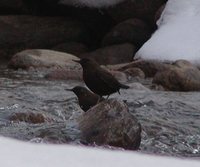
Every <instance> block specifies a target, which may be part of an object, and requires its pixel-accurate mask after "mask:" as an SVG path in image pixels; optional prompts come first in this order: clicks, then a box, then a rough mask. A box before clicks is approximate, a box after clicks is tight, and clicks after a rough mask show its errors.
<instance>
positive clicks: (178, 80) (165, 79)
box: [153, 60, 200, 91]
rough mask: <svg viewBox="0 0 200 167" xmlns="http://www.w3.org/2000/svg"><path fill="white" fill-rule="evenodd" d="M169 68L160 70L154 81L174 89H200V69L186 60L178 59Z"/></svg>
mask: <svg viewBox="0 0 200 167" xmlns="http://www.w3.org/2000/svg"><path fill="white" fill-rule="evenodd" d="M172 65H173V66H170V67H169V68H168V69H166V70H164V71H160V72H158V73H157V74H156V75H155V77H154V78H153V83H155V84H158V85H161V86H163V87H164V88H167V89H168V90H172V91H199V90H200V70H199V69H198V68H196V67H195V66H193V65H192V64H191V63H190V62H188V61H186V60H177V61H176V62H174V63H173V64H172Z"/></svg>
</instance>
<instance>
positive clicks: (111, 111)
mask: <svg viewBox="0 0 200 167" xmlns="http://www.w3.org/2000/svg"><path fill="white" fill-rule="evenodd" d="M79 126H80V130H81V134H82V135H81V136H82V137H81V138H82V140H84V141H85V142H86V143H89V144H97V145H110V146H115V147H122V148H125V149H130V150H136V149H138V148H139V146H140V141H141V125H140V123H139V122H138V121H137V119H136V118H135V117H134V116H133V115H132V114H130V113H129V111H128V107H127V106H126V104H125V103H123V102H120V101H117V100H114V99H109V100H104V101H103V102H101V103H99V104H98V105H96V106H94V107H92V108H91V109H90V110H88V111H87V112H86V113H84V114H83V115H82V117H80V118H79Z"/></svg>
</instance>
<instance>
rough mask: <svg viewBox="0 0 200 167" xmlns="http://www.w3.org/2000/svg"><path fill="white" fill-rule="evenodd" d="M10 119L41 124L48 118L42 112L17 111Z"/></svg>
mask: <svg viewBox="0 0 200 167" xmlns="http://www.w3.org/2000/svg"><path fill="white" fill-rule="evenodd" d="M9 120H10V121H15V122H27V123H33V124H39V123H44V122H45V120H46V118H45V117H44V115H43V114H40V113H15V114H13V115H11V116H10V118H9Z"/></svg>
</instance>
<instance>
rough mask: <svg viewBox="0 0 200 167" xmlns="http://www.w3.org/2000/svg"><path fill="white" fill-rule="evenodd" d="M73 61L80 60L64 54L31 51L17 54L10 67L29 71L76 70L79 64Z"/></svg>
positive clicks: (39, 50)
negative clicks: (37, 69)
mask: <svg viewBox="0 0 200 167" xmlns="http://www.w3.org/2000/svg"><path fill="white" fill-rule="evenodd" d="M72 60H78V58H77V57H76V56H73V55H71V54H67V53H63V52H57V51H52V50H44V49H31V50H24V51H22V52H19V53H17V54H15V55H14V56H13V57H12V59H11V60H10V62H9V67H10V68H14V69H18V68H22V69H29V68H30V67H33V68H58V69H75V68H76V66H77V63H76V62H74V61H72ZM77 68H79V66H77Z"/></svg>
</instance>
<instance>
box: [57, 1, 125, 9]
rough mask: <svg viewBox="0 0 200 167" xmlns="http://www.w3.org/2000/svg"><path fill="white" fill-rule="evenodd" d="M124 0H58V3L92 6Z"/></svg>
mask: <svg viewBox="0 0 200 167" xmlns="http://www.w3.org/2000/svg"><path fill="white" fill-rule="evenodd" d="M122 1H124V0H60V3H62V4H66V5H73V6H88V7H94V8H101V7H108V6H113V5H115V4H117V3H119V2H122Z"/></svg>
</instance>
